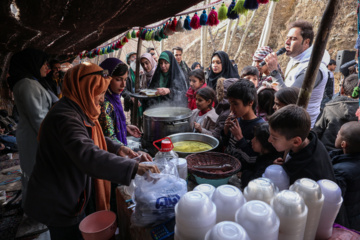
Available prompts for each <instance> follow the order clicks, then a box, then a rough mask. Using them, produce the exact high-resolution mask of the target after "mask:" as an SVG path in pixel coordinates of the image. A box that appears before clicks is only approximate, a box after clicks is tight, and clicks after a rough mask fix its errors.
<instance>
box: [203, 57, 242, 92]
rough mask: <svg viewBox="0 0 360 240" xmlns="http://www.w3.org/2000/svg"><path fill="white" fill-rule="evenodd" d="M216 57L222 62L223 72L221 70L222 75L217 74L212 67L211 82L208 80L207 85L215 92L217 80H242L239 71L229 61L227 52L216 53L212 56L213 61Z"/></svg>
mask: <svg viewBox="0 0 360 240" xmlns="http://www.w3.org/2000/svg"><path fill="white" fill-rule="evenodd" d="M215 55H217V56H218V57H219V58H220V60H221V65H222V70H221V72H220V73H218V74H216V73H214V72H213V70H212V65H210V75H209V80H208V83H207V85H208V86H209V87H212V88H213V89H214V90H216V84H217V80H218V79H219V78H220V77H223V78H225V79H227V78H240V76H239V73H238V71H237V69H236V68H235V67H234V66H233V65H232V63H231V61H230V59H229V55H228V54H227V53H226V52H224V51H216V52H215V53H214V54H213V55H212V56H211V60H212V59H213V57H214V56H215Z"/></svg>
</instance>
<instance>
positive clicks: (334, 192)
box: [316, 179, 343, 239]
mask: <svg viewBox="0 0 360 240" xmlns="http://www.w3.org/2000/svg"><path fill="white" fill-rule="evenodd" d="M317 183H318V184H319V186H320V188H321V191H322V193H323V195H324V205H323V208H322V211H321V215H320V220H319V226H318V228H317V231H316V238H317V239H328V238H330V237H331V235H332V231H333V227H332V226H333V224H334V222H335V218H336V216H337V214H338V212H339V210H340V207H341V204H342V203H343V199H342V197H341V195H342V194H341V189H340V188H339V186H338V185H337V184H336V183H335V182H333V181H331V180H328V179H322V180H319V181H317Z"/></svg>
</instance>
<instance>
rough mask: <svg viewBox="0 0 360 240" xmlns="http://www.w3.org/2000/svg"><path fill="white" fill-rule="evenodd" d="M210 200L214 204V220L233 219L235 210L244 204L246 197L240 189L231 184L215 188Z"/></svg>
mask: <svg viewBox="0 0 360 240" xmlns="http://www.w3.org/2000/svg"><path fill="white" fill-rule="evenodd" d="M212 201H213V202H214V203H215V205H216V222H217V223H219V222H222V221H235V212H236V211H237V210H238V209H239V208H240V207H241V206H243V205H244V203H245V202H246V199H245V198H244V196H243V195H242V193H241V191H240V190H239V189H238V188H237V187H235V186H232V185H228V184H225V185H221V186H219V187H217V188H216V190H215V192H214V194H213V196H212Z"/></svg>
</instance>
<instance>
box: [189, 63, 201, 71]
mask: <svg viewBox="0 0 360 240" xmlns="http://www.w3.org/2000/svg"><path fill="white" fill-rule="evenodd" d="M197 65H200V69H203V67H201V64H200V63H198V62H194V63H193V64H192V65H191V70H194V69H195V68H196V66H197Z"/></svg>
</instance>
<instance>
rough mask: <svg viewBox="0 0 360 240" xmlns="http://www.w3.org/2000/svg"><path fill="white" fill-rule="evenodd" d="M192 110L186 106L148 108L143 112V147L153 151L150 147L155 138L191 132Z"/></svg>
mask: <svg viewBox="0 0 360 240" xmlns="http://www.w3.org/2000/svg"><path fill="white" fill-rule="evenodd" d="M190 116H191V110H190V109H189V108H185V107H157V108H152V109H148V110H146V111H145V112H144V114H143V132H144V135H143V136H142V140H141V144H142V147H143V148H145V149H147V150H149V151H150V153H151V152H152V151H151V149H149V147H152V146H153V145H152V143H153V141H155V140H158V139H161V138H164V137H166V136H169V135H172V134H175V133H182V132H191V126H190Z"/></svg>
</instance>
